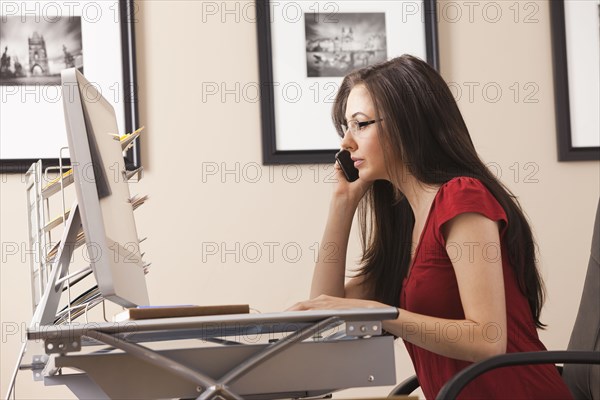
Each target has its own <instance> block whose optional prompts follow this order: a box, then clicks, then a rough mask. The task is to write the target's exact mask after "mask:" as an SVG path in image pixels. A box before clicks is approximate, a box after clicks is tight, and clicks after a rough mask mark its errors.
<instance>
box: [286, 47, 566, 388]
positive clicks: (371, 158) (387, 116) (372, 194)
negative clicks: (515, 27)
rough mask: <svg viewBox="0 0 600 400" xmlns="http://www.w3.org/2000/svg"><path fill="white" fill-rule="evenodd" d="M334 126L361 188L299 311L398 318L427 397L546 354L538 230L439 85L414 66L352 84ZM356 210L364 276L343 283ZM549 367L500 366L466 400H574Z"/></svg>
mask: <svg viewBox="0 0 600 400" xmlns="http://www.w3.org/2000/svg"><path fill="white" fill-rule="evenodd" d="M333 120H334V123H335V125H336V127H337V129H338V133H339V134H340V136H341V137H342V143H341V146H342V148H343V149H346V150H348V151H349V152H350V153H351V156H352V159H353V160H354V165H355V166H356V167H357V168H358V170H359V176H360V177H359V179H358V180H357V181H355V182H352V183H349V182H347V181H346V180H345V178H344V176H343V174H342V172H341V170H339V167H338V166H337V165H336V168H337V169H338V171H337V179H338V183H337V185H336V187H335V189H334V192H333V196H332V199H331V203H330V211H329V217H328V220H327V225H326V228H325V233H324V236H323V240H322V242H321V243H322V245H321V249H322V252H323V254H327V253H330V251H329V252H326V250H327V249H329V250H330V249H331V244H332V243H333V244H334V245H335V246H336V248H337V249H339V252H338V253H337V255H338V257H337V259H336V260H335V261H334V262H328V261H329V258H327V259H323V260H321V259H319V261H318V262H317V264H316V267H315V271H314V276H313V282H312V288H311V295H310V298H311V299H310V300H308V301H304V302H301V303H298V304H296V305H295V306H294V307H292V309H294V310H308V309H339V308H355V307H384V306H389V305H392V306H396V307H398V308H399V316H398V318H397V319H396V320H390V321H385V322H384V326H383V327H384V329H385V330H386V331H387V332H389V333H391V334H393V335H394V336H397V337H401V338H402V339H403V340H404V342H405V344H406V347H407V349H408V352H409V354H410V357H411V359H412V361H413V364H414V367H415V371H416V374H417V377H418V378H419V382H420V384H421V387H422V389H423V392H424V394H425V396H426V397H427V398H428V399H433V398H435V396H436V394H437V393H438V392H439V390H440V389H441V387H442V386H443V385H444V383H445V382H446V381H448V380H449V379H450V378H451V377H453V376H454V375H455V374H456V373H457V372H459V371H460V370H462V369H463V368H465V367H466V366H468V365H469V364H470V363H472V362H476V361H480V360H483V359H485V358H488V357H491V356H495V355H498V354H503V353H507V352H508V353H511V352H524V351H538V350H545V347H544V345H543V344H542V343H541V342H540V340H539V338H538V335H537V332H536V328H543V327H544V324H542V322H541V321H540V313H541V308H542V303H543V298H544V295H543V284H542V280H541V277H540V274H539V272H538V270H537V266H536V260H535V254H534V242H533V237H532V233H531V229H530V227H529V224H528V222H527V220H526V219H525V217H524V215H523V212H522V211H521V209H520V207H519V204H518V202H517V200H516V199H515V197H514V196H513V195H512V194H511V193H510V191H509V190H508V189H507V188H505V187H504V186H503V185H502V184H501V183H500V182H499V181H498V179H497V178H496V177H495V176H494V175H493V174H492V173H490V171H489V170H488V169H487V168H486V166H485V165H484V163H483V162H482V161H481V160H480V158H479V156H478V155H477V152H476V151H475V148H474V147H473V143H472V141H471V138H470V136H469V132H468V130H467V127H466V125H465V122H464V120H463V118H462V116H461V114H460V111H459V109H458V106H457V104H456V102H455V100H454V98H453V97H452V94H451V92H450V90H449V89H448V86H447V85H446V84H445V82H444V80H443V79H442V77H441V76H440V75H439V74H438V73H437V72H436V71H435V70H434V69H433V68H431V67H430V66H429V65H428V64H427V63H425V62H423V61H421V60H419V59H417V58H415V57H412V56H408V55H404V56H402V57H399V58H396V59H393V60H391V61H388V62H384V63H381V64H377V65H374V66H370V67H366V68H363V69H360V70H357V71H354V72H352V73H351V74H349V75H348V76H346V77H345V79H344V81H343V83H342V85H341V87H340V90H339V92H338V95H337V98H336V101H335V105H334V108H333ZM357 209H358V212H359V214H358V216H359V222H360V227H361V239H362V247H363V256H362V266H361V268H360V270H359V273H358V274H357V275H356V276H355V277H353V278H352V279H351V280H350V281H349V282H348V283H347V284H344V280H345V279H344V277H345V270H346V267H345V266H346V260H345V254H346V250H347V246H348V236H349V232H350V227H351V224H352V219H353V215H354V213H355V212H356V210H357ZM571 397H572V396H571V394H570V392H569V391H568V389H567V387H566V385H565V384H564V383H563V382H562V379H561V377H560V375H559V374H558V372H557V370H556V368H555V367H554V366H553V365H536V366H519V367H511V368H502V369H498V370H495V371H492V372H489V373H487V374H484V375H483V376H481V377H479V378H477V379H476V380H475V381H473V382H472V383H471V384H470V385H468V386H467V387H466V388H465V390H464V391H463V392H462V395H461V398H479V399H491V398H496V399H508V398H511V399H515V398H519V399H521V398H544V399H551V398H553V399H564V398H571Z"/></svg>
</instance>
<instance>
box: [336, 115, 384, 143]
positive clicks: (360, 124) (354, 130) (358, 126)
mask: <svg viewBox="0 0 600 400" xmlns="http://www.w3.org/2000/svg"><path fill="white" fill-rule="evenodd" d="M380 121H383V118H380V119H372V120H370V121H357V120H355V119H353V120H351V121H348V125H344V124H342V125H340V128H342V134H341V137H342V139H343V138H345V137H346V133H348V131H350V133H351V134H352V135H353V136H354V137H362V136H363V135H364V132H365V130H364V129H363V128H365V127H367V126H369V125H371V124H374V123H376V122H380Z"/></svg>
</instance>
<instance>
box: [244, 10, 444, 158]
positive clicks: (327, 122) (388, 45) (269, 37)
mask: <svg viewBox="0 0 600 400" xmlns="http://www.w3.org/2000/svg"><path fill="white" fill-rule="evenodd" d="M256 23H257V29H258V50H259V68H260V96H261V120H262V145H263V163H264V164H283V163H285V164H290V163H294V164H306V163H333V161H334V154H335V152H336V151H338V150H339V138H338V136H337V134H336V132H335V129H334V127H333V125H332V123H331V116H330V113H331V108H332V106H333V102H334V100H335V95H336V93H337V90H338V88H339V86H340V84H341V82H342V79H343V77H344V76H345V75H346V74H348V73H349V72H350V71H352V70H353V69H357V68H360V67H363V66H367V65H371V64H375V63H378V62H381V61H385V60H389V59H391V58H394V57H397V56H400V55H402V54H405V53H408V54H412V55H414V56H417V57H420V58H421V59H424V60H427V61H428V62H429V63H430V64H431V65H432V66H434V67H435V68H436V69H438V68H439V65H438V45H437V24H436V3H435V0H421V1H414V0H409V1H386V0H383V1H375V0H373V1H352V0H349V1H326V2H325V1H300V2H292V1H283V2H271V1H268V0H256Z"/></svg>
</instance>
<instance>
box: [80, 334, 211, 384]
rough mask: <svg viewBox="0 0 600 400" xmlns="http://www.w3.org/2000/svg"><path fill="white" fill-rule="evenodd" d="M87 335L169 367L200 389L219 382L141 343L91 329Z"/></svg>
mask: <svg viewBox="0 0 600 400" xmlns="http://www.w3.org/2000/svg"><path fill="white" fill-rule="evenodd" d="M85 336H87V337H89V338H92V339H96V340H99V341H101V342H103V343H106V344H108V345H110V346H113V347H116V348H117V349H120V350H123V351H125V352H127V354H131V355H132V356H134V357H137V358H139V359H141V360H143V361H145V362H147V363H150V364H153V365H156V366H157V367H160V368H164V369H168V370H170V371H171V372H172V373H174V374H176V375H178V376H181V377H182V378H184V379H187V380H188V381H191V382H194V383H195V384H197V385H198V386H199V390H202V389H204V388H208V387H211V386H215V385H216V384H217V383H216V382H215V381H214V380H213V379H212V378H210V377H208V376H206V375H204V374H202V373H201V372H198V371H195V370H193V369H192V368H189V367H187V366H185V365H183V364H181V363H178V362H177V361H174V360H172V359H170V358H169V357H165V356H163V355H162V354H160V353H157V352H155V351H153V350H150V349H148V348H146V347H144V346H140V345H139V344H136V343H131V342H127V341H125V340H123V339H118V338H115V337H113V336H111V335H107V334H105V333H102V332H98V331H89V332H88V333H87V334H86V335H85Z"/></svg>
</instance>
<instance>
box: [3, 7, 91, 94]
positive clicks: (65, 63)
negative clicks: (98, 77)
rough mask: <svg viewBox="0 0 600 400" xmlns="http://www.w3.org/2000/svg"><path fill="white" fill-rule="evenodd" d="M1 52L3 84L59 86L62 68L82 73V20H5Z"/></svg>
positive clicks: (19, 17) (72, 18)
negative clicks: (77, 70)
mask: <svg viewBox="0 0 600 400" xmlns="http://www.w3.org/2000/svg"><path fill="white" fill-rule="evenodd" d="M0 53H1V54H2V56H1V59H0V85H2V86H20V85H59V84H60V72H61V71H62V70H63V69H66V68H73V67H75V68H77V69H79V71H81V72H82V73H83V46H82V38H81V17H70V18H57V19H55V20H50V19H42V18H36V16H18V17H17V16H14V17H3V18H2V19H1V20H0Z"/></svg>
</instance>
